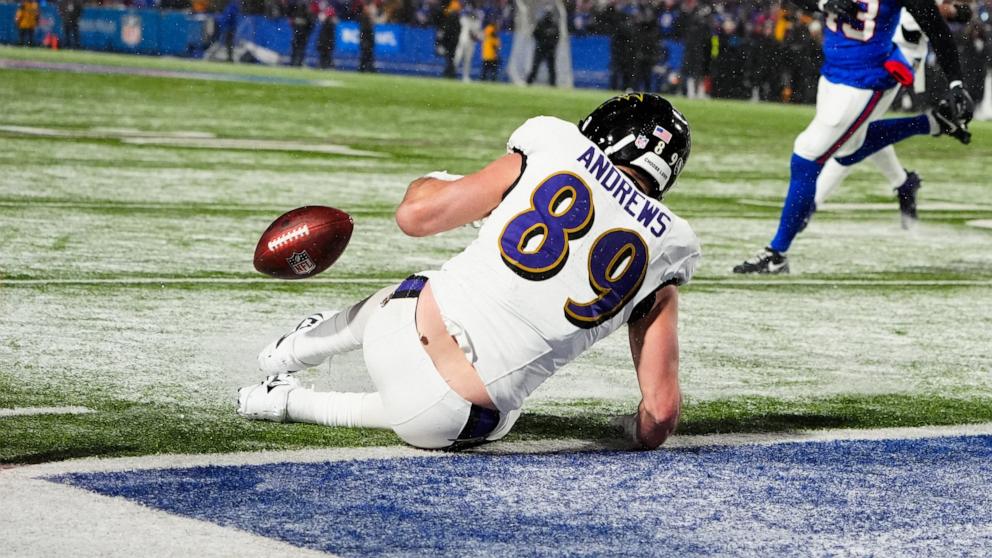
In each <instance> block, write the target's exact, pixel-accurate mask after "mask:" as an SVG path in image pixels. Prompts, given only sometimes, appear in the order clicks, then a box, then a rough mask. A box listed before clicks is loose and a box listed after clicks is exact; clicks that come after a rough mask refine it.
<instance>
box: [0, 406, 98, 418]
mask: <svg viewBox="0 0 992 558" xmlns="http://www.w3.org/2000/svg"><path fill="white" fill-rule="evenodd" d="M93 412H95V411H93V409H87V408H86V407H14V408H13V409H0V418H3V417H23V416H29V415H85V414H86V413H93Z"/></svg>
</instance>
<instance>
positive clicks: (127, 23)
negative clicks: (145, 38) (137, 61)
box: [121, 15, 141, 47]
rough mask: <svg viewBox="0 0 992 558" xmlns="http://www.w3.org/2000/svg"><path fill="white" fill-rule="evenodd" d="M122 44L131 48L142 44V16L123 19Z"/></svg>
mask: <svg viewBox="0 0 992 558" xmlns="http://www.w3.org/2000/svg"><path fill="white" fill-rule="evenodd" d="M121 42H123V43H124V44H126V45H127V46H130V47H136V46H138V43H140V42H141V16H137V15H126V16H123V17H121Z"/></svg>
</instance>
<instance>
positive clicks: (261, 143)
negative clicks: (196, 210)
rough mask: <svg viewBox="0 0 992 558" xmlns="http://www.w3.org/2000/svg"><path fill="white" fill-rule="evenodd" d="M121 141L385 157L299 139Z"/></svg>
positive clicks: (126, 140)
mask: <svg viewBox="0 0 992 558" xmlns="http://www.w3.org/2000/svg"><path fill="white" fill-rule="evenodd" d="M120 141H121V143H129V144H133V145H178V146H179V147H198V148H202V149H249V150H259V149H262V150H266V151H307V152H310V153H330V154H332V155H351V156H355V157H386V156H387V155H386V154H385V153H376V152H374V151H365V150H362V149H352V148H351V147H348V146H347V145H336V144H332V143H304V142H301V141H278V140H266V139H249V138H208V139H184V138H170V137H159V138H151V137H146V138H134V137H127V138H121V140H120Z"/></svg>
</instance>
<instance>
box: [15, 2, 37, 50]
mask: <svg viewBox="0 0 992 558" xmlns="http://www.w3.org/2000/svg"><path fill="white" fill-rule="evenodd" d="M14 22H15V23H17V32H18V37H19V39H18V44H20V45H21V46H34V30H35V28H36V27H38V2H37V0H22V1H21V4H20V5H19V6H17V13H16V14H15V15H14Z"/></svg>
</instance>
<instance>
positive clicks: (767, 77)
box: [745, 14, 782, 101]
mask: <svg viewBox="0 0 992 558" xmlns="http://www.w3.org/2000/svg"><path fill="white" fill-rule="evenodd" d="M781 56H782V55H781V53H780V52H779V43H778V41H776V40H775V19H774V18H773V17H771V16H769V15H767V14H762V15H761V16H759V17H758V18H756V21H755V22H754V27H753V29H752V32H751V41H750V43H749V44H748V45H747V52H746V54H745V57H746V58H747V68H748V71H747V75H748V81H749V82H750V84H751V87H752V90H753V92H754V94H756V95H757V98H758V99H760V100H762V101H778V100H779V95H780V94H781V91H782V83H781V79H780V78H779V76H780V72H779V64H780V61H781Z"/></svg>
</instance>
